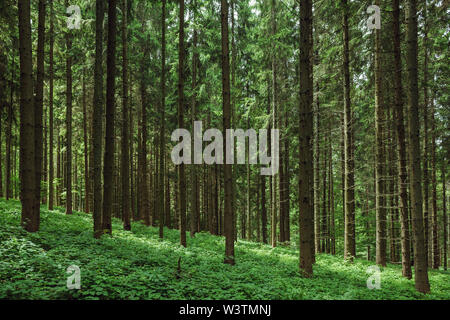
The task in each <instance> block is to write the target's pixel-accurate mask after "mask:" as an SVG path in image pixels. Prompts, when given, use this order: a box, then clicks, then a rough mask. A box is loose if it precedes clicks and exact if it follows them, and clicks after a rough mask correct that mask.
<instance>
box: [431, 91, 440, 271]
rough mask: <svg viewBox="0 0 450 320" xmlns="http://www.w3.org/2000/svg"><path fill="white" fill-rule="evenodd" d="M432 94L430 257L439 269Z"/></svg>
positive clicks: (434, 265)
mask: <svg viewBox="0 0 450 320" xmlns="http://www.w3.org/2000/svg"><path fill="white" fill-rule="evenodd" d="M434 113H435V109H434V96H433V97H432V99H431V119H430V120H431V204H432V206H431V208H432V216H431V218H432V236H433V247H432V249H433V250H432V254H433V256H432V258H433V261H432V262H433V269H439V265H440V262H441V259H440V251H439V236H438V213H437V211H438V208H437V179H436V171H437V169H436V121H435V118H434Z"/></svg>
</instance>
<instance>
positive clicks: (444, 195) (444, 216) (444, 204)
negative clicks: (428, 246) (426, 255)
mask: <svg viewBox="0 0 450 320" xmlns="http://www.w3.org/2000/svg"><path fill="white" fill-rule="evenodd" d="M447 164H448V162H447V161H446V159H444V160H443V161H442V169H441V175H442V220H443V221H444V223H443V229H444V241H443V244H442V246H443V249H444V250H443V251H444V255H443V256H444V270H447V263H448V261H447V254H448V252H447V250H448V247H447V245H448V221H447V192H446V191H447V186H446V182H445V176H446V168H447V167H446V165H447Z"/></svg>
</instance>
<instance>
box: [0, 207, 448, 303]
mask: <svg viewBox="0 0 450 320" xmlns="http://www.w3.org/2000/svg"><path fill="white" fill-rule="evenodd" d="M164 235H165V237H166V238H165V239H164V240H160V239H159V237H158V229H157V228H152V227H145V226H144V225H142V224H141V223H133V224H132V231H131V232H127V231H123V230H122V226H121V222H120V221H119V220H113V236H112V237H109V236H103V237H102V238H101V239H100V240H96V239H94V238H93V236H92V217H91V215H89V214H85V213H78V212H74V214H73V215H71V216H67V215H65V214H64V212H63V210H62V209H56V210H55V211H47V210H45V209H43V208H42V209H41V229H40V231H39V232H36V233H27V232H25V231H24V230H23V229H22V228H21V227H20V203H19V202H17V201H8V202H6V201H4V200H0V243H1V246H0V298H1V299H446V300H448V299H450V281H449V279H450V277H449V272H448V271H447V272H444V271H435V270H433V271H430V282H431V288H432V289H431V290H432V293H431V294H429V295H426V296H425V295H423V294H421V293H418V292H417V291H416V290H415V289H414V282H413V280H407V279H404V278H402V277H401V268H400V267H399V266H397V265H388V267H387V268H384V269H383V270H382V273H381V289H380V290H369V289H367V287H366V281H367V278H368V276H369V275H368V274H366V270H367V268H368V267H369V266H370V265H372V263H371V262H367V261H363V260H359V259H357V260H356V261H355V263H354V264H345V263H343V260H342V257H340V256H330V255H324V254H323V255H319V256H318V257H317V263H316V265H315V266H314V278H312V279H306V278H302V277H301V276H300V274H299V272H298V251H297V250H296V249H294V248H288V247H277V248H271V247H270V246H267V245H263V244H260V243H254V242H247V241H238V242H237V245H236V257H237V264H236V265H235V266H229V265H226V264H224V263H223V248H224V238H223V237H217V236H212V235H209V234H207V233H199V234H197V235H196V237H195V238H194V239H192V238H190V237H188V248H183V247H180V246H179V244H178V243H179V232H178V231H177V230H169V229H166V230H164ZM180 257H181V270H180V271H179V270H178V267H177V266H178V259H179V258H180ZM69 265H77V266H79V267H80V269H81V289H80V290H69V289H67V288H66V281H67V277H68V276H69V275H68V274H66V273H65V271H66V269H67V267H68V266H69Z"/></svg>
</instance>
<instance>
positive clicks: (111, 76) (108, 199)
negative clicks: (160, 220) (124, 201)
mask: <svg viewBox="0 0 450 320" xmlns="http://www.w3.org/2000/svg"><path fill="white" fill-rule="evenodd" d="M116 4H117V0H110V1H109V2H108V43H107V56H106V109H105V111H106V113H105V118H106V127H105V153H104V160H103V165H104V169H103V212H102V228H103V232H105V233H108V234H112V227H111V214H112V209H113V207H112V204H113V188H114V185H115V184H114V183H113V181H114V180H113V179H114V176H113V175H114V171H113V170H114V118H115V109H116V106H115V99H114V93H115V76H116V64H115V63H116V14H117V13H116Z"/></svg>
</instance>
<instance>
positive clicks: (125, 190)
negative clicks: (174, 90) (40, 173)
mask: <svg viewBox="0 0 450 320" xmlns="http://www.w3.org/2000/svg"><path fill="white" fill-rule="evenodd" d="M127 8H128V6H127V0H122V141H121V142H122V144H121V147H122V150H121V157H122V159H121V173H120V175H121V178H122V203H121V205H122V221H123V229H124V230H131V224H130V171H129V167H130V153H129V152H130V146H129V144H130V142H129V141H130V137H129V134H130V132H129V129H128V125H129V123H128V120H129V113H130V110H129V106H128V48H127V45H128V44H127V15H128V11H127Z"/></svg>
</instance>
